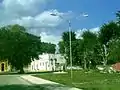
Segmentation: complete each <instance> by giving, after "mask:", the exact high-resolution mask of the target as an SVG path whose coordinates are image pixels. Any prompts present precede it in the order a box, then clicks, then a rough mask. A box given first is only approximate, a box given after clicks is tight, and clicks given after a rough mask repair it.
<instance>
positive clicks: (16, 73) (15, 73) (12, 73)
mask: <svg viewBox="0 0 120 90" xmlns="http://www.w3.org/2000/svg"><path fill="white" fill-rule="evenodd" d="M46 73H53V71H47V72H25V73H24V74H46ZM0 75H21V74H20V73H18V72H1V73H0ZM22 75H23V74H22Z"/></svg>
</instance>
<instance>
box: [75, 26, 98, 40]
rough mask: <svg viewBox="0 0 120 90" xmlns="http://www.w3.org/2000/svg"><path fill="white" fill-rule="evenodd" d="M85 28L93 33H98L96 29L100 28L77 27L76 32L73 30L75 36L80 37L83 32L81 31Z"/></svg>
mask: <svg viewBox="0 0 120 90" xmlns="http://www.w3.org/2000/svg"><path fill="white" fill-rule="evenodd" d="M87 30H90V31H91V32H93V33H98V31H99V30H100V28H99V27H96V28H91V29H86V28H84V29H79V30H77V31H76V32H75V34H76V38H78V39H79V38H81V35H82V34H83V32H84V31H87Z"/></svg>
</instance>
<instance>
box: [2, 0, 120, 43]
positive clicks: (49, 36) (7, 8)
mask: <svg viewBox="0 0 120 90" xmlns="http://www.w3.org/2000/svg"><path fill="white" fill-rule="evenodd" d="M118 10H120V0H0V15H1V16H0V26H2V25H9V24H20V25H22V26H24V27H26V28H27V30H28V32H30V33H32V34H35V35H38V36H39V35H40V36H41V40H42V41H44V42H51V43H55V44H56V43H58V41H60V40H61V34H62V32H64V31H67V30H68V24H67V23H66V22H65V20H67V19H70V20H71V22H72V30H73V31H75V32H76V35H77V36H78V37H79V36H80V35H81V34H82V32H83V31H84V30H85V29H90V30H91V31H98V30H99V27H100V26H101V25H103V24H104V23H107V22H108V21H111V20H115V19H116V18H115V12H116V11H118ZM51 13H56V14H58V15H60V16H62V17H64V19H61V18H60V17H58V16H56V17H55V16H51V15H50V14H51ZM82 13H86V14H88V15H89V16H88V17H82V16H80V15H81V14H82ZM76 17H77V19H76ZM83 28H84V29H83Z"/></svg>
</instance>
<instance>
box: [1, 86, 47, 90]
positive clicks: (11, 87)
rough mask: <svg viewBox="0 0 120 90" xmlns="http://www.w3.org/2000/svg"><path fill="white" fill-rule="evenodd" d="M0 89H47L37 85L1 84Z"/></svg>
mask: <svg viewBox="0 0 120 90" xmlns="http://www.w3.org/2000/svg"><path fill="white" fill-rule="evenodd" d="M0 90H47V89H45V88H43V87H41V86H39V85H2V86H0Z"/></svg>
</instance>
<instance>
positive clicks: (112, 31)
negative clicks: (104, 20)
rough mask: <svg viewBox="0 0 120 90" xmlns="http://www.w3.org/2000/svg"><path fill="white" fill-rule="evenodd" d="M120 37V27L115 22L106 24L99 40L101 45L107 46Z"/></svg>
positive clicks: (102, 28) (101, 30)
mask: <svg viewBox="0 0 120 90" xmlns="http://www.w3.org/2000/svg"><path fill="white" fill-rule="evenodd" d="M119 36H120V27H119V26H118V25H117V24H116V23H115V22H110V23H108V24H104V25H103V26H102V27H101V29H100V32H99V40H100V42H101V44H105V45H107V43H108V42H109V41H110V40H111V39H112V38H116V37H119Z"/></svg>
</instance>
